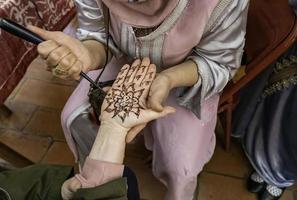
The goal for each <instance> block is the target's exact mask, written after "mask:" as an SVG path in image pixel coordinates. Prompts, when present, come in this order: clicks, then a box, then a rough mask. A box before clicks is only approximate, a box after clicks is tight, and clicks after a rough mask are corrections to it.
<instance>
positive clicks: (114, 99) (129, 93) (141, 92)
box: [102, 60, 156, 123]
mask: <svg viewBox="0 0 297 200" xmlns="http://www.w3.org/2000/svg"><path fill="white" fill-rule="evenodd" d="M155 74H156V67H155V65H152V64H151V65H150V64H149V62H148V64H146V65H141V62H140V60H138V61H135V62H134V63H133V64H132V65H131V66H129V65H124V66H123V67H122V69H121V71H120V72H119V74H118V76H117V78H116V81H115V82H114V84H113V86H112V87H111V89H110V90H109V91H108V93H107V96H106V97H105V104H104V107H103V109H102V110H103V112H104V111H105V112H107V113H109V114H111V115H110V117H112V118H115V117H119V118H120V120H121V122H122V123H124V122H125V119H126V118H127V117H132V115H134V116H135V117H136V118H137V119H138V118H139V116H140V113H141V110H144V109H146V103H145V102H146V98H147V95H148V92H149V89H150V86H151V83H152V81H153V80H154V78H155Z"/></svg>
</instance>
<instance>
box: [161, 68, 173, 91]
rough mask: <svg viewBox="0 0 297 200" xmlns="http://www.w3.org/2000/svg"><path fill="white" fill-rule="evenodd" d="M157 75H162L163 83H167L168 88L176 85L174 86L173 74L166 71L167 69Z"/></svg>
mask: <svg viewBox="0 0 297 200" xmlns="http://www.w3.org/2000/svg"><path fill="white" fill-rule="evenodd" d="M159 76H162V78H163V79H164V81H165V83H167V85H168V87H169V90H171V89H173V88H175V87H177V86H176V82H175V80H174V76H172V73H170V72H168V71H162V72H161V73H160V74H159Z"/></svg>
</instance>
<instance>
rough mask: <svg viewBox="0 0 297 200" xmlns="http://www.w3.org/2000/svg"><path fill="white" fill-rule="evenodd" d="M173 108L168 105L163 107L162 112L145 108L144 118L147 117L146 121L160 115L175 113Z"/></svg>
mask: <svg viewBox="0 0 297 200" xmlns="http://www.w3.org/2000/svg"><path fill="white" fill-rule="evenodd" d="M175 111H176V110H175V108H173V107H170V106H166V107H164V109H163V111H162V112H156V111H154V110H146V111H145V112H146V113H145V115H146V116H145V118H146V119H147V122H150V121H152V120H155V119H158V118H161V117H165V116H166V115H169V114H171V113H175Z"/></svg>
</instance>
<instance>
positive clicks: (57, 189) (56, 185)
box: [0, 165, 127, 200]
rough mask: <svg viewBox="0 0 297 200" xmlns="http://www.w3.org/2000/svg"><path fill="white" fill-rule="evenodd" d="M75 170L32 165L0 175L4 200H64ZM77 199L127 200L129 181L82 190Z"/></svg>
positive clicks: (121, 180)
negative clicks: (66, 185) (63, 193)
mask: <svg viewBox="0 0 297 200" xmlns="http://www.w3.org/2000/svg"><path fill="white" fill-rule="evenodd" d="M72 176H73V168H72V167H70V166H58V165H32V166H30V167H26V168H22V169H17V170H12V171H3V172H1V173H0V200H61V199H62V197H61V187H62V184H63V183H64V181H65V180H67V179H68V178H70V177H72ZM73 199H75V200H91V199H92V200H95V199H98V200H127V181H126V178H120V179H117V180H114V181H111V182H109V183H106V184H104V185H101V186H98V187H94V188H87V189H80V190H78V191H77V192H76V193H75V196H74V198H73Z"/></svg>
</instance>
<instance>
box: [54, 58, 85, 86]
mask: <svg viewBox="0 0 297 200" xmlns="http://www.w3.org/2000/svg"><path fill="white" fill-rule="evenodd" d="M81 70H82V63H81V62H80V61H79V60H77V58H76V56H75V55H73V54H71V53H70V54H68V55H67V56H65V57H63V58H62V59H61V60H60V62H59V63H58V65H57V66H56V67H55V68H54V69H53V70H52V71H53V74H54V75H55V76H57V77H59V78H64V79H65V78H68V77H72V78H74V79H76V80H78V79H79V78H80V75H79V74H80V72H81Z"/></svg>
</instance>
